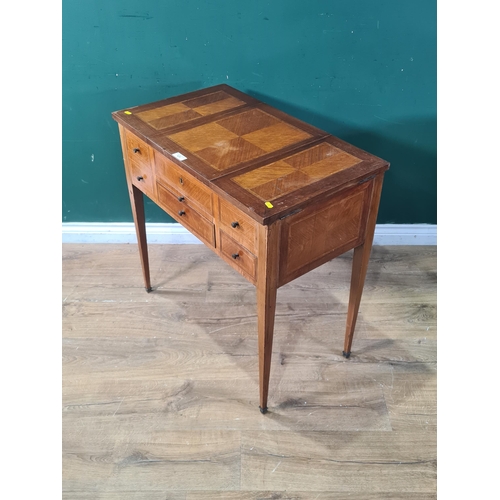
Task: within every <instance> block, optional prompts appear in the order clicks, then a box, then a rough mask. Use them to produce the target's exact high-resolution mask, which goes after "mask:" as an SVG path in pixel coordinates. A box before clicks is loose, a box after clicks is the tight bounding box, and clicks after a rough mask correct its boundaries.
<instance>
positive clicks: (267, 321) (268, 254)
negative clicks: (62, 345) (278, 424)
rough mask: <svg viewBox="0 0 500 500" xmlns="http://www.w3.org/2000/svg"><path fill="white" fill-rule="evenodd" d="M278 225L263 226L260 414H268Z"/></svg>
mask: <svg viewBox="0 0 500 500" xmlns="http://www.w3.org/2000/svg"><path fill="white" fill-rule="evenodd" d="M278 255H279V224H278V223H275V224H273V225H271V226H260V228H259V256H258V262H257V266H258V271H257V326H258V336H259V388H260V406H259V408H260V411H261V412H262V413H266V412H267V395H268V390H269V376H270V372H271V357H272V349H273V334H274V316H275V312H276V295H277V290H278Z"/></svg>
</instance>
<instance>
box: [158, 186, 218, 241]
mask: <svg viewBox="0 0 500 500" xmlns="http://www.w3.org/2000/svg"><path fill="white" fill-rule="evenodd" d="M157 189H158V204H159V205H160V206H161V207H162V208H164V209H165V210H166V211H167V212H168V213H169V214H170V215H171V216H172V217H173V218H174V219H175V220H176V221H177V222H180V223H181V224H182V225H183V226H186V228H187V229H189V230H190V231H191V232H192V233H193V234H194V235H195V236H196V237H197V238H199V239H200V240H201V241H203V242H204V243H206V244H207V245H210V246H212V247H215V227H214V225H213V224H212V223H211V222H210V221H208V220H207V219H205V217H203V216H202V215H201V214H199V213H198V212H197V211H196V210H194V209H193V208H191V207H189V206H187V205H186V204H185V203H184V202H181V201H179V200H178V199H177V197H176V196H175V195H174V194H172V193H171V192H170V191H168V190H167V189H165V188H164V187H163V186H161V185H160V184H158V185H157Z"/></svg>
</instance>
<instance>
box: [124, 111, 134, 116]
mask: <svg viewBox="0 0 500 500" xmlns="http://www.w3.org/2000/svg"><path fill="white" fill-rule="evenodd" d="M124 113H125V114H126V115H131V114H132V113H131V112H130V111H124Z"/></svg>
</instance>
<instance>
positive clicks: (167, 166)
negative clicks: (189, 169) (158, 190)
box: [154, 151, 213, 217]
mask: <svg viewBox="0 0 500 500" xmlns="http://www.w3.org/2000/svg"><path fill="white" fill-rule="evenodd" d="M154 154H155V162H156V175H157V178H158V181H159V182H160V183H162V184H164V185H166V186H167V187H168V188H169V189H170V188H171V189H172V190H173V191H175V192H178V193H180V194H181V195H184V196H185V197H186V198H187V199H188V203H189V204H190V205H191V204H193V203H194V204H195V205H196V209H197V210H198V211H201V212H204V213H205V214H206V215H208V216H209V217H212V216H213V210H212V192H211V191H210V189H208V188H207V187H206V186H205V185H204V184H202V183H201V182H200V181H198V180H197V179H195V178H194V177H193V176H192V175H191V174H188V173H186V172H185V171H184V170H182V169H181V168H179V167H178V166H177V165H176V164H175V163H174V162H172V161H170V160H169V159H168V158H166V157H165V156H163V155H162V154H160V153H158V152H156V151H155V153H154Z"/></svg>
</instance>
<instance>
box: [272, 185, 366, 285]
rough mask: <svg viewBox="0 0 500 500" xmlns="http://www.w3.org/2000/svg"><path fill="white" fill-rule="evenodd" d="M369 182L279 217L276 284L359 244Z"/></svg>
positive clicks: (362, 236)
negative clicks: (278, 270) (278, 263)
mask: <svg viewBox="0 0 500 500" xmlns="http://www.w3.org/2000/svg"><path fill="white" fill-rule="evenodd" d="M372 184H373V181H372V182H366V183H363V184H360V185H358V186H356V187H354V188H352V189H349V190H345V191H343V192H341V193H338V194H337V195H336V196H333V197H330V198H328V199H327V200H322V201H321V202H319V203H316V204H314V205H311V206H309V207H307V208H306V209H304V210H303V211H301V212H299V213H297V214H294V215H291V216H289V217H286V218H284V219H283V220H282V233H281V245H282V248H281V258H280V278H279V284H280V286H281V285H284V284H285V283H288V282H289V281H292V280H293V279H295V278H298V277H299V276H302V275H303V274H305V273H306V272H309V271H310V270H312V269H314V268H315V267H318V266H320V265H321V264H324V263H325V262H328V261H329V260H331V259H332V258H334V257H335V256H337V255H340V254H341V253H344V252H346V251H348V250H350V249H351V248H354V247H356V246H358V245H360V244H361V243H362V241H363V238H364V226H365V222H366V217H367V213H368V209H369V203H370V193H371V187H372Z"/></svg>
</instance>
